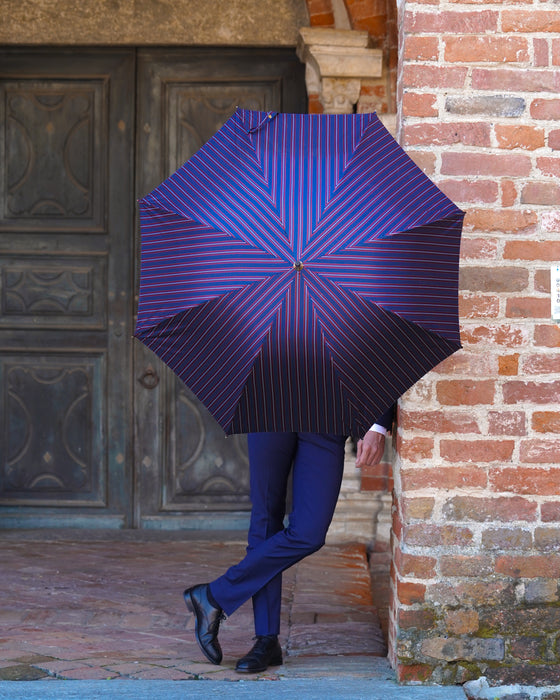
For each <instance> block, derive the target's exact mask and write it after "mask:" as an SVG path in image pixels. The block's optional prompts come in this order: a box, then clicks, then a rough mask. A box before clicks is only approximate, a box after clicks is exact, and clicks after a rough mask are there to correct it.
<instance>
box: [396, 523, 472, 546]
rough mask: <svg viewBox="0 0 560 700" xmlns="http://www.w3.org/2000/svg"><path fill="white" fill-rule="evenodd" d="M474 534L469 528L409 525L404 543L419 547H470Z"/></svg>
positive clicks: (424, 524)
mask: <svg viewBox="0 0 560 700" xmlns="http://www.w3.org/2000/svg"><path fill="white" fill-rule="evenodd" d="M472 540H473V533H472V530H470V529H469V528H468V527H459V526H457V525H435V524H426V523H416V524H414V525H407V527H406V528H405V534H404V539H403V541H404V542H405V543H406V544H407V545H415V546H418V547H433V546H438V547H452V546H459V547H468V546H469V545H470V544H472Z"/></svg>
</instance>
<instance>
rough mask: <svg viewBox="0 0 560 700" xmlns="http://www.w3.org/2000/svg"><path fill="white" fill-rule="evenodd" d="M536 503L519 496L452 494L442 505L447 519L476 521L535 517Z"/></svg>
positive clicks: (508, 520)
mask: <svg viewBox="0 0 560 700" xmlns="http://www.w3.org/2000/svg"><path fill="white" fill-rule="evenodd" d="M537 508H538V505H537V503H534V502H533V501H529V500H528V499H526V498H523V497H521V496H502V497H496V498H486V497H483V496H481V497H477V496H454V497H453V498H451V499H450V500H449V501H448V502H447V503H446V504H445V505H444V507H443V516H444V517H445V518H446V519H447V520H475V521H477V522H494V521H501V522H513V521H516V520H524V521H527V522H532V521H534V520H535V519H536V515H537Z"/></svg>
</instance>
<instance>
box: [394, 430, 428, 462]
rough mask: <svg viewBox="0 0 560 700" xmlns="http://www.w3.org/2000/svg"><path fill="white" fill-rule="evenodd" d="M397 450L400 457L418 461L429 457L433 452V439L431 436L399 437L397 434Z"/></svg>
mask: <svg viewBox="0 0 560 700" xmlns="http://www.w3.org/2000/svg"><path fill="white" fill-rule="evenodd" d="M396 449H397V452H398V454H399V455H400V457H401V459H403V460H404V459H406V460H408V461H410V462H418V461H420V460H422V459H430V458H431V457H433V454H434V439H433V438H431V437H414V438H401V437H400V435H397V446H396Z"/></svg>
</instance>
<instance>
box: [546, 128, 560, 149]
mask: <svg viewBox="0 0 560 700" xmlns="http://www.w3.org/2000/svg"><path fill="white" fill-rule="evenodd" d="M548 146H549V148H552V150H553V151H560V129H554V130H553V131H551V132H550V133H549V134H548Z"/></svg>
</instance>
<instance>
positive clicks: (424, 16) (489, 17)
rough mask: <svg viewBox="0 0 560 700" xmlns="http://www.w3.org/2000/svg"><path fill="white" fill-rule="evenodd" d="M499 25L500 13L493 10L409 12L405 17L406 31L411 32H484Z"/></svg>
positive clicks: (493, 29)
mask: <svg viewBox="0 0 560 700" xmlns="http://www.w3.org/2000/svg"><path fill="white" fill-rule="evenodd" d="M497 27H498V13H497V12H495V11H493V10H480V11H479V12H476V11H475V12H453V11H451V12H449V11H447V12H445V11H439V12H437V13H433V12H407V13H406V14H405V18H404V31H405V32H406V33H411V34H436V33H437V34H450V33H451V34H482V33H484V32H486V31H495V30H496V29H497Z"/></svg>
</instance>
